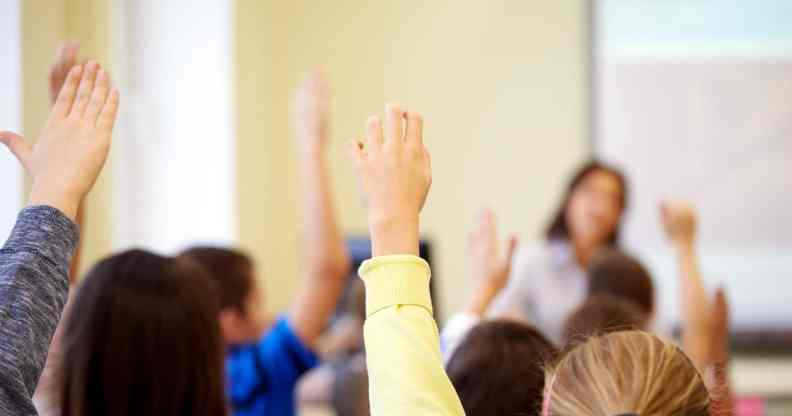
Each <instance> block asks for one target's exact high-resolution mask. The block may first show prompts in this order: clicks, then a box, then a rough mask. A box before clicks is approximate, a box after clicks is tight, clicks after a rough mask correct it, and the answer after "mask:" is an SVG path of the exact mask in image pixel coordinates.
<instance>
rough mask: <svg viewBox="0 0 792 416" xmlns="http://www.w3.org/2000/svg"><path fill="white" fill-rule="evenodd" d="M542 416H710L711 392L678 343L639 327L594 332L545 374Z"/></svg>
mask: <svg viewBox="0 0 792 416" xmlns="http://www.w3.org/2000/svg"><path fill="white" fill-rule="evenodd" d="M546 383H547V389H546V390H545V398H544V406H543V412H542V414H543V416H579V415H589V416H613V415H618V414H623V413H635V414H639V415H641V416H661V415H685V416H709V414H710V413H709V411H710V396H709V392H708V391H707V387H706V386H705V385H704V381H703V380H702V378H701V376H700V375H699V373H698V371H697V370H696V367H695V366H694V365H693V363H692V362H691V361H690V359H689V358H688V357H687V356H686V355H685V353H683V352H682V350H680V349H679V348H678V347H677V346H676V345H673V344H670V343H666V342H664V341H662V340H661V339H660V338H657V337H656V336H654V335H652V334H649V333H646V332H640V331H623V332H613V333H610V334H608V335H604V336H599V337H592V338H590V339H589V340H588V341H587V342H585V343H583V344H581V345H579V346H577V347H574V348H572V349H571V350H570V351H569V352H567V353H566V354H565V355H564V356H563V357H562V358H561V360H560V361H559V362H558V364H556V366H555V367H554V368H552V369H550V370H549V371H548V372H547V375H546Z"/></svg>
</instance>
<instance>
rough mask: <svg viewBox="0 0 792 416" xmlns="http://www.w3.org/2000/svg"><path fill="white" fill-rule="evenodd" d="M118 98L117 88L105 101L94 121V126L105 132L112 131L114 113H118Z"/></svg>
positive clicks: (114, 118)
mask: <svg viewBox="0 0 792 416" xmlns="http://www.w3.org/2000/svg"><path fill="white" fill-rule="evenodd" d="M119 99H120V96H119V93H118V90H113V92H112V93H110V96H109V97H107V101H106V102H105V103H104V107H103V108H102V112H101V113H100V114H99V119H98V120H97V121H96V126H97V127H99V128H100V129H103V130H105V131H107V132H111V131H113V126H114V124H115V120H116V115H118V101H119Z"/></svg>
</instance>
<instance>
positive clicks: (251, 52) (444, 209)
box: [23, 0, 587, 313]
mask: <svg viewBox="0 0 792 416" xmlns="http://www.w3.org/2000/svg"><path fill="white" fill-rule="evenodd" d="M110 4H112V0H52V1H50V0H26V1H24V2H23V32H24V33H23V74H24V75H23V77H24V79H23V82H24V90H23V99H24V121H23V127H24V132H25V134H27V136H28V137H29V138H31V139H33V138H35V137H36V136H37V134H38V130H39V129H40V127H41V125H42V123H43V121H44V120H45V118H46V114H47V93H46V83H45V82H44V80H45V79H46V78H45V77H46V69H47V66H48V64H49V62H50V59H51V55H52V53H53V51H54V50H55V46H56V44H57V42H58V41H59V40H60V39H64V38H78V39H80V40H81V41H82V43H83V50H84V52H85V53H86V54H88V55H91V56H94V57H97V58H99V59H101V60H102V61H103V62H104V63H105V64H106V65H107V66H109V67H110V68H111V70H112V62H111V61H110V57H112V56H114V55H113V51H112V41H111V40H112V39H111V37H110V34H111V31H110V30H109V22H111V21H112V19H111V18H110V16H109V14H110V8H111V7H110ZM585 21H586V19H585V2H583V1H579V0H564V1H557V2H521V1H488V2H484V1H466V2H450V1H448V2H444V1H432V2H425V1H418V0H407V1H400V2H384V1H383V2H368V1H363V0H338V1H333V2H325V1H306V0H299V1H291V2H282V1H267V2H264V1H258V0H238V1H237V2H236V28H235V30H236V32H235V35H236V42H235V46H236V51H235V52H236V62H235V63H236V73H237V78H236V83H237V85H236V87H237V99H236V113H237V131H238V136H239V143H238V151H239V154H238V158H239V164H238V171H237V174H238V178H239V188H238V189H239V194H238V201H237V204H238V205H237V206H238V207H239V221H238V223H239V227H240V228H239V238H240V242H241V244H242V246H243V247H244V248H246V249H247V250H249V251H250V252H251V253H252V254H254V255H255V257H256V258H257V259H258V261H259V265H260V270H261V271H262V275H263V276H262V277H264V281H265V282H266V287H267V289H268V292H269V295H268V298H269V302H270V307H271V308H272V309H273V310H278V309H281V308H283V307H284V306H285V305H287V304H288V303H289V299H290V298H291V295H292V293H293V292H294V290H295V288H296V286H297V285H298V284H299V282H298V281H297V280H296V278H295V277H296V276H299V274H298V273H297V271H298V267H299V253H298V249H299V224H300V213H299V209H298V208H299V207H298V205H297V189H298V188H297V185H298V182H297V178H296V167H295V161H294V155H293V150H292V145H291V137H290V134H289V129H288V123H287V108H288V100H289V96H290V94H291V92H292V89H293V88H294V87H295V85H296V84H297V82H298V81H299V78H300V77H301V76H302V74H303V73H304V72H305V71H306V70H308V69H309V68H312V67H315V66H321V67H322V68H324V69H325V71H326V72H327V73H328V75H329V77H330V79H331V83H332V87H333V92H334V99H333V103H332V104H333V137H332V148H331V156H330V158H331V161H332V163H331V165H332V170H333V173H334V174H335V177H334V184H335V189H336V193H337V196H336V201H337V208H338V211H339V215H340V217H341V220H342V222H343V225H344V228H345V229H346V230H347V231H348V232H349V233H358V234H361V233H365V231H366V229H365V213H364V211H363V210H362V209H361V208H360V204H359V198H358V194H357V189H356V185H355V179H354V177H353V175H352V171H351V169H350V167H349V165H348V163H347V162H346V159H345V156H344V154H343V145H344V144H345V143H347V142H348V141H349V140H352V139H355V138H359V137H360V136H361V134H362V131H363V129H362V125H363V121H364V120H365V118H366V116H367V115H369V114H370V113H372V112H374V111H378V110H380V109H381V106H382V104H383V102H384V101H385V100H391V99H393V100H399V101H401V102H402V103H403V104H404V105H405V106H407V107H408V108H410V109H415V110H418V111H421V112H423V113H424V116H425V118H426V142H427V144H428V146H429V149H430V151H431V152H432V155H433V165H434V166H433V168H434V185H433V189H432V192H431V195H430V198H429V201H428V204H427V207H426V209H425V212H424V216H423V220H424V221H423V231H424V234H425V236H426V237H427V238H430V239H431V240H432V241H433V242H434V244H435V248H436V260H437V262H436V264H435V274H436V276H437V279H438V280H437V282H438V284H439V288H440V289H441V298H440V305H439V306H440V307H441V308H442V310H443V311H444V312H445V313H448V312H449V311H453V310H456V309H457V308H458V307H459V306H460V305H461V302H462V301H463V299H464V295H465V293H466V292H465V289H466V287H467V284H466V281H465V275H464V270H465V269H464V248H465V245H464V242H465V236H466V233H467V230H468V229H469V227H470V226H471V224H472V220H473V217H474V214H475V212H476V211H477V210H478V209H479V208H480V207H482V206H485V205H488V206H491V207H493V208H496V209H497V212H498V214H499V215H500V225H501V229H502V230H504V234H505V231H513V232H517V233H519V234H520V235H521V236H522V237H523V238H524V239H526V240H528V239H533V238H536V237H537V236H538V233H539V230H540V227H541V226H542V225H543V223H544V221H545V220H546V219H547V216H548V215H549V212H550V210H551V209H552V208H553V206H554V203H555V201H556V198H557V196H558V193H559V188H560V184H561V182H562V180H563V178H564V175H565V174H566V173H567V172H568V171H569V169H571V168H572V167H573V166H574V165H575V163H576V162H577V161H578V160H580V159H581V158H582V157H583V156H584V155H585V153H586V145H585V135H586V123H585V120H586V117H585V104H586V100H587V97H586V91H587V88H586V84H585V82H586V69H585V50H586V44H585V42H586V39H585V33H586V32H585ZM109 171H110V170H109V169H106V170H105V174H104V176H107V172H109ZM108 182H109V181H108V180H107V178H103V179H102V180H101V181H100V183H99V185H98V187H97V188H96V189H95V190H94V191H93V192H92V195H91V196H90V200H89V204H88V211H89V213H90V214H89V215H88V224H87V226H86V233H85V235H84V242H85V246H84V249H85V257H84V260H85V261H84V262H83V269H84V268H85V267H87V266H90V264H92V263H93V261H94V260H96V259H97V258H99V257H101V256H103V255H105V254H107V253H108V252H109V250H110V247H111V230H112V227H111V226H112V224H111V223H110V214H109V213H110V212H111V210H112V207H111V203H110V198H109V189H108Z"/></svg>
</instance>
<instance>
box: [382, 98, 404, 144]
mask: <svg viewBox="0 0 792 416" xmlns="http://www.w3.org/2000/svg"><path fill="white" fill-rule="evenodd" d="M385 140H386V141H387V142H389V143H400V142H402V141H403V140H404V113H403V112H402V110H401V106H399V104H398V103H388V104H385Z"/></svg>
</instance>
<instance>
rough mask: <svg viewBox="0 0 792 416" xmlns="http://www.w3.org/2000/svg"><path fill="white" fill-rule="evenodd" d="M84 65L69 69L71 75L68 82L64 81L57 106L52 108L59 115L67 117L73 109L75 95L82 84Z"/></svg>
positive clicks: (67, 79) (53, 112)
mask: <svg viewBox="0 0 792 416" xmlns="http://www.w3.org/2000/svg"><path fill="white" fill-rule="evenodd" d="M82 72H83V67H82V66H80V65H77V66H75V67H74V68H72V70H71V71H69V76H68V77H67V78H66V82H65V83H63V88H61V90H60V93H58V99H57V101H55V106H54V107H53V109H52V114H53V115H57V116H59V117H66V116H67V115H69V112H70V111H71V108H72V104H73V103H74V97H75V95H76V94H77V87H78V86H79V84H80V77H81V76H82Z"/></svg>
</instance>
